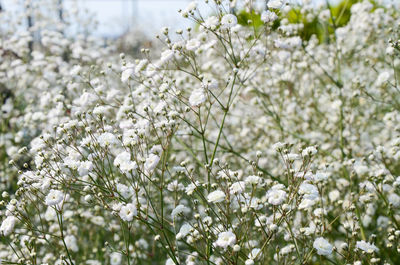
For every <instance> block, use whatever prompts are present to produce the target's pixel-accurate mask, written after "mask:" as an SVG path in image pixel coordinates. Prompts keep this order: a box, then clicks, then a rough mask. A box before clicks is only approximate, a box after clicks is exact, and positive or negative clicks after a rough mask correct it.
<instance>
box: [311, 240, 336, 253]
mask: <svg viewBox="0 0 400 265" xmlns="http://www.w3.org/2000/svg"><path fill="white" fill-rule="evenodd" d="M313 247H314V248H315V249H316V250H317V253H318V255H324V256H328V255H330V254H331V253H332V250H333V246H332V245H331V244H330V243H329V242H328V241H327V240H326V239H324V238H323V237H318V238H316V239H315V240H314V244H313Z"/></svg>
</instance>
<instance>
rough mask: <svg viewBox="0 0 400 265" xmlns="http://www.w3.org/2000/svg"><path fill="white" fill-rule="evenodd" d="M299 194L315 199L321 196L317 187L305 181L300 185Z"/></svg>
mask: <svg viewBox="0 0 400 265" xmlns="http://www.w3.org/2000/svg"><path fill="white" fill-rule="evenodd" d="M299 194H301V195H303V198H304V199H308V200H315V199H317V198H318V197H319V192H318V189H317V187H316V186H314V185H312V184H309V183H305V182H303V183H302V184H301V185H300V188H299Z"/></svg>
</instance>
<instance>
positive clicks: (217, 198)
mask: <svg viewBox="0 0 400 265" xmlns="http://www.w3.org/2000/svg"><path fill="white" fill-rule="evenodd" d="M223 200H225V193H224V192H223V191H222V190H216V191H213V192H211V193H210V194H208V196H207V201H208V202H212V203H216V202H222V201H223Z"/></svg>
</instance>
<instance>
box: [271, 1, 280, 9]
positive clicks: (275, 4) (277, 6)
mask: <svg viewBox="0 0 400 265" xmlns="http://www.w3.org/2000/svg"><path fill="white" fill-rule="evenodd" d="M282 4H283V1H282V0H270V1H268V8H275V9H276V8H280V7H281V6H282Z"/></svg>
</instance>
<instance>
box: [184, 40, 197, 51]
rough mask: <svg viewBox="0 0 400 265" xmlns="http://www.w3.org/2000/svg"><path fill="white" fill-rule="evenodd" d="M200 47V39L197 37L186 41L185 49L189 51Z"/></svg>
mask: <svg viewBox="0 0 400 265" xmlns="http://www.w3.org/2000/svg"><path fill="white" fill-rule="evenodd" d="M199 47H200V41H199V40H198V39H190V40H188V41H187V43H186V49H187V50H189V51H195V50H197V48H199Z"/></svg>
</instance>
